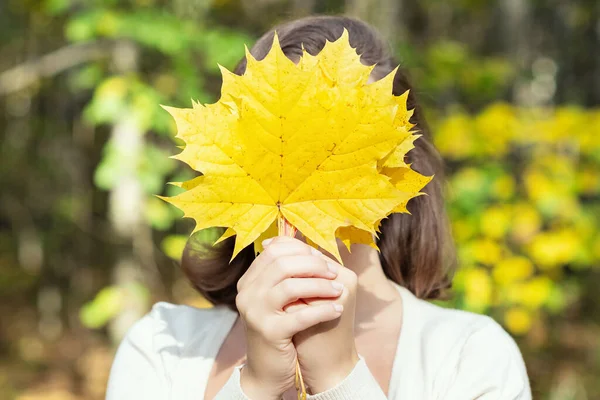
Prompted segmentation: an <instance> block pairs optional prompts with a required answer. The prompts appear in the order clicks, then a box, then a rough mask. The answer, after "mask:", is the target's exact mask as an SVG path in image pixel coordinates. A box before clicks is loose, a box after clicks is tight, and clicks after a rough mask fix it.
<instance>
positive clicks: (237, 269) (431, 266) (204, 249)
mask: <svg viewBox="0 0 600 400" xmlns="http://www.w3.org/2000/svg"><path fill="white" fill-rule="evenodd" d="M344 28H346V29H347V30H348V33H349V37H350V44H351V45H352V47H354V48H356V51H357V53H358V54H360V55H361V61H362V62H363V63H365V64H368V65H373V64H376V66H375V68H374V70H373V72H372V75H373V77H374V78H375V79H381V78H383V77H384V76H386V75H387V74H388V73H390V72H392V71H393V69H394V68H395V67H396V66H397V65H398V63H397V62H396V61H395V60H394V59H393V58H392V56H391V55H390V51H389V46H388V45H387V43H386V42H385V41H384V40H382V38H381V37H380V36H379V34H378V33H377V32H376V31H375V30H374V29H373V28H372V27H371V26H369V25H368V24H366V23H364V22H362V21H360V20H357V19H354V18H349V17H342V16H317V17H307V18H303V19H299V20H295V21H291V22H288V23H284V24H282V25H280V26H277V27H275V28H274V29H273V30H271V31H269V32H267V33H266V34H264V35H263V36H262V37H261V38H260V39H258V41H257V42H256V44H255V45H254V46H253V47H252V49H251V50H250V53H251V54H252V55H253V56H254V57H255V58H256V59H258V60H260V59H263V58H264V57H265V56H266V55H267V53H268V52H269V50H270V48H271V44H272V41H273V34H274V31H277V35H278V37H279V42H280V45H281V48H282V50H283V52H284V53H285V54H286V56H287V57H288V58H290V59H291V60H292V61H295V62H297V61H298V59H299V58H300V57H301V55H302V46H304V48H305V49H306V51H308V52H309V53H310V54H312V55H315V54H317V53H318V52H319V51H321V49H322V48H323V47H324V46H325V41H326V40H328V41H334V40H336V39H338V38H339V37H340V36H341V34H342V32H343V29H344ZM245 69H246V59H245V58H243V59H242V60H241V61H240V62H239V64H238V65H237V67H236V68H235V70H234V72H235V73H236V74H238V75H241V74H243V73H244V71H245ZM406 90H410V92H409V96H408V107H409V108H414V110H415V112H414V114H413V117H412V119H411V122H412V123H414V124H416V126H417V128H416V129H418V131H419V134H421V135H423V136H422V137H421V138H420V139H418V140H417V141H416V142H415V148H414V149H413V150H411V151H410V152H409V153H408V155H407V158H408V159H407V162H409V163H412V168H413V169H414V170H416V171H418V172H420V173H421V174H424V175H433V174H435V179H433V180H432V181H431V182H430V183H429V184H428V185H427V186H426V187H425V189H424V192H426V193H427V194H428V195H427V196H419V197H416V198H414V199H412V200H410V202H409V204H408V209H409V211H410V212H411V214H412V215H408V214H391V215H390V216H389V217H388V218H387V219H384V220H383V221H382V226H381V228H380V229H381V233H380V235H379V239H378V240H377V245H378V246H379V248H380V250H381V252H380V255H379V258H380V260H381V265H382V266H383V270H384V272H385V274H386V276H387V277H388V278H389V279H391V280H393V281H394V282H396V283H398V284H400V285H402V286H404V287H406V288H407V289H409V290H410V291H411V292H412V293H414V294H415V295H416V296H417V297H419V298H423V299H435V298H440V296H442V294H443V293H444V291H445V289H447V288H449V287H450V282H451V280H450V275H451V273H452V270H453V268H454V265H455V262H454V259H455V257H454V245H453V242H452V238H451V235H450V232H449V228H448V220H447V217H446V213H445V210H444V201H443V193H442V192H443V184H444V178H443V175H444V174H443V172H444V171H443V162H442V159H441V158H440V155H439V153H438V152H437V150H436V149H435V147H434V146H433V144H432V141H431V135H430V132H429V129H428V126H427V123H426V121H425V118H424V116H423V112H422V110H421V108H420V106H419V105H418V103H417V100H416V96H415V93H414V90H412V87H411V86H410V84H409V82H408V78H407V76H406V72H405V71H403V69H402V68H399V69H398V71H397V73H396V75H395V77H394V84H393V94H394V95H401V94H402V93H404V92H405V91H406ZM234 240H235V238H234V237H232V238H229V239H227V240H225V241H223V242H222V243H220V244H219V245H216V246H214V247H213V246H211V245H207V244H204V243H201V242H199V241H197V240H194V239H191V240H189V241H188V243H187V245H186V248H185V250H184V254H183V259H182V268H183V271H184V273H185V275H186V276H187V277H188V278H189V280H190V281H191V283H192V284H193V286H194V287H195V288H196V289H197V290H198V291H199V292H200V293H201V294H202V295H203V296H204V297H206V298H207V299H208V300H209V301H210V302H212V303H213V304H215V305H217V304H224V305H227V306H229V307H230V308H232V309H235V297H236V295H237V290H236V284H237V281H238V280H239V279H240V277H241V276H242V275H243V274H244V273H245V272H246V270H247V269H248V267H249V266H250V264H251V263H252V261H253V260H254V248H253V246H252V245H250V246H248V247H247V248H245V249H244V250H242V251H241V252H240V253H239V254H238V255H237V256H236V258H235V259H234V260H232V262H231V263H229V260H230V258H231V255H232V253H233V246H234Z"/></svg>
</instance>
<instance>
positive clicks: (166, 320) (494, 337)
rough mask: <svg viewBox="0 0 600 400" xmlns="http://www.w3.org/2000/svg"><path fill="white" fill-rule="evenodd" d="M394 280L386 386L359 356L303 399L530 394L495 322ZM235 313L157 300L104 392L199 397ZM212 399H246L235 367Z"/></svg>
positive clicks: (114, 398) (525, 399) (514, 352)
mask: <svg viewBox="0 0 600 400" xmlns="http://www.w3.org/2000/svg"><path fill="white" fill-rule="evenodd" d="M396 287H397V288H398V290H399V292H400V294H401V296H402V300H403V307H404V309H403V323H402V331H401V333H400V337H399V340H398V345H397V349H396V355H395V359H394V364H393V368H392V374H391V379H390V385H389V391H388V393H387V394H386V393H384V392H383V391H382V390H381V388H380V387H379V385H378V384H377V381H376V380H375V378H374V377H373V375H372V374H371V372H370V371H369V368H368V367H367V365H366V364H365V362H364V360H363V359H362V357H361V360H360V361H359V362H358V363H357V365H356V366H355V368H354V369H353V370H352V372H351V373H350V375H349V376H348V377H346V379H345V380H344V381H343V382H341V383H340V384H339V385H338V386H336V387H334V388H332V389H330V390H328V391H326V392H323V393H319V394H316V395H312V396H309V399H312V400H358V399H367V400H384V399H394V400H421V399H422V400H442V399H443V400H474V399H480V400H492V399H498V400H499V399H502V400H504V399H515V400H517V399H518V400H530V399H531V391H530V388H529V381H528V378H527V372H526V370H525V365H524V363H523V359H522V357H521V354H520V352H519V349H518V348H517V346H516V345H515V342H514V341H513V339H512V338H511V337H510V336H509V335H508V334H507V333H506V332H505V331H504V330H503V329H502V328H501V327H500V326H499V325H498V324H497V323H496V322H494V321H493V320H492V319H490V318H489V317H485V316H481V315H477V314H472V313H467V312H463V311H458V310H450V309H445V308H441V307H438V306H435V305H433V304H431V303H428V302H426V301H423V300H419V299H417V298H416V297H415V296H413V295H412V294H411V293H410V292H409V291H408V290H406V289H404V288H402V287H400V286H398V285H396ZM236 318H237V314H236V313H234V312H233V311H230V310H228V309H227V308H225V307H215V308H212V309H205V310H199V309H195V308H192V307H187V306H177V305H173V304H168V303H158V304H156V305H155V306H154V307H153V309H152V311H151V312H150V313H149V314H148V315H147V316H145V317H144V318H143V319H142V320H140V321H139V322H138V323H137V324H136V325H135V326H134V327H133V328H132V329H131V330H130V331H129V333H128V334H127V337H126V338H125V339H124V340H123V343H122V344H121V345H120V347H119V350H118V351H117V355H116V358H115V361H114V363H113V366H112V370H111V374H110V379H109V383H108V392H107V400H125V399H126V400H134V399H140V400H142V399H143V400H163V399H172V400H202V399H204V392H205V391H206V385H207V381H208V376H209V373H210V371H211V369H212V365H213V362H214V359H215V357H216V355H217V353H218V351H219V349H220V347H221V345H222V344H223V342H224V340H225V338H226V337H227V334H228V333H229V331H230V330H231V328H232V326H233V324H234V322H235V320H236ZM215 399H216V400H248V398H247V397H246V396H245V395H244V393H243V392H242V390H241V388H240V384H239V367H238V368H235V369H234V371H233V373H232V375H231V377H230V378H229V380H228V381H227V383H226V384H225V386H224V387H223V388H222V389H221V391H220V392H219V393H218V394H217V396H216V398H215ZM251 400H260V399H251Z"/></svg>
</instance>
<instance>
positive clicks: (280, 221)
mask: <svg viewBox="0 0 600 400" xmlns="http://www.w3.org/2000/svg"><path fill="white" fill-rule="evenodd" d="M277 227H278V228H279V236H290V237H294V236H296V231H297V229H296V227H295V226H293V225H292V224H290V223H289V221H288V220H287V219H285V217H284V216H283V215H281V214H279V216H278V217H277Z"/></svg>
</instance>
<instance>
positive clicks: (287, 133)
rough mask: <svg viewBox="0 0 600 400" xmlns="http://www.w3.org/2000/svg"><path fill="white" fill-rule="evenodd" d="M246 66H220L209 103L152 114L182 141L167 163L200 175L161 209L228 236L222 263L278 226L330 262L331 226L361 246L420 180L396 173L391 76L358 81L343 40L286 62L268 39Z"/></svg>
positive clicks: (362, 74)
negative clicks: (241, 69)
mask: <svg viewBox="0 0 600 400" xmlns="http://www.w3.org/2000/svg"><path fill="white" fill-rule="evenodd" d="M246 58H247V67H246V72H245V73H244V75H242V76H238V75H235V74H233V73H231V72H229V71H227V70H226V69H224V68H221V70H222V74H223V86H222V90H221V98H220V100H219V101H218V102H216V103H214V104H207V105H200V104H197V103H194V105H193V108H191V109H178V108H171V107H164V108H165V109H166V110H167V111H168V112H169V113H170V114H171V115H172V116H173V117H174V119H175V122H176V125H177V131H178V132H177V137H178V138H179V139H181V140H183V141H184V142H185V148H184V150H183V151H182V152H181V153H180V154H178V155H177V156H175V158H177V159H179V160H181V161H183V162H185V163H187V164H188V165H190V167H192V168H193V169H195V170H196V171H199V172H201V173H202V174H203V175H202V176H199V177H197V178H194V179H192V180H190V181H188V182H183V183H180V184H178V185H179V186H181V187H182V188H184V189H186V191H185V192H183V193H181V194H179V195H177V196H174V197H170V198H163V199H164V200H166V201H168V202H170V203H172V204H174V205H175V206H177V207H178V208H180V209H181V210H182V211H183V212H184V216H185V217H189V218H193V219H194V220H195V221H196V228H195V230H199V229H204V228H208V227H213V226H218V227H227V228H228V229H227V230H226V231H225V233H224V234H223V236H222V237H221V238H220V239H219V241H220V240H223V239H224V238H227V237H231V236H233V235H236V242H235V248H234V253H233V257H235V255H236V254H237V253H238V252H239V251H241V250H242V249H243V248H244V247H246V246H248V245H249V244H251V243H253V242H256V241H257V240H259V239H262V238H264V237H265V235H267V234H271V236H272V232H273V227H274V221H275V220H276V219H277V218H278V217H281V218H285V219H286V220H287V221H288V222H289V223H290V224H292V225H293V226H294V227H296V228H297V229H298V230H300V231H301V232H302V233H303V234H304V236H306V237H307V239H310V241H312V242H314V243H315V244H316V245H318V246H321V247H322V248H323V249H325V250H326V251H328V252H330V253H331V254H333V255H334V256H335V257H336V258H337V259H338V260H341V258H340V255H339V252H338V248H337V244H336V232H337V235H338V237H339V235H340V234H341V235H342V236H343V229H342V230H341V233H340V230H339V228H344V227H352V228H354V229H358V230H361V231H362V232H366V233H368V234H369V235H371V236H370V237H372V235H373V234H376V229H377V227H378V225H379V222H380V221H381V220H382V219H383V218H385V217H386V216H387V215H389V214H390V213H391V212H406V203H407V202H408V200H409V199H410V198H411V197H414V196H416V195H417V194H418V192H419V190H420V189H421V188H422V187H423V186H424V185H425V184H426V183H427V182H428V180H429V179H430V178H427V177H423V176H422V175H420V174H418V173H416V172H415V171H413V170H412V169H410V166H409V165H407V164H405V163H404V155H405V154H406V152H408V151H409V150H410V149H411V148H412V143H413V142H414V140H415V139H416V137H417V135H414V134H413V132H411V128H412V127H413V125H412V124H410V122H409V121H408V120H409V118H410V115H411V114H412V112H411V111H409V110H407V109H406V98H407V94H404V95H402V96H394V95H392V83H393V77H394V75H395V72H396V71H393V72H392V73H390V74H389V75H388V76H386V77H385V78H383V79H381V80H378V81H376V82H374V83H367V80H368V78H369V75H370V72H371V70H372V69H373V66H365V65H363V64H362V63H361V62H360V57H359V56H358V55H357V53H356V51H355V49H353V48H352V47H351V46H350V43H349V40H348V32H347V31H344V33H343V35H342V36H341V37H340V38H339V39H338V40H336V41H334V42H327V43H326V45H325V47H324V48H323V50H322V51H321V52H320V53H319V54H317V55H316V56H312V55H310V54H308V53H307V52H306V51H305V52H304V54H303V56H302V58H301V60H300V62H299V63H298V64H295V63H294V62H292V61H291V60H290V59H288V58H287V57H286V56H285V54H284V53H283V51H282V50H281V47H280V45H279V42H278V39H277V35H275V37H274V40H273V46H272V48H271V50H270V52H269V53H268V54H267V56H266V57H265V58H264V59H263V60H261V61H258V60H256V59H254V58H253V56H252V55H251V54H250V52H249V51H248V49H246ZM353 236H354V237H356V236H357V235H356V232H355V234H354V235H353ZM362 237H364V234H363V235H362ZM255 249H257V250H260V246H255Z"/></svg>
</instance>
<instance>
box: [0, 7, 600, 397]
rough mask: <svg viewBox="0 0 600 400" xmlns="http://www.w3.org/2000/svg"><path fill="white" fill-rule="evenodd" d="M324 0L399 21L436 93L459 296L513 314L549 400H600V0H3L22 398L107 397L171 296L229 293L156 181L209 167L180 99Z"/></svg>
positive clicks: (212, 89)
mask: <svg viewBox="0 0 600 400" xmlns="http://www.w3.org/2000/svg"><path fill="white" fill-rule="evenodd" d="M313 13H327V14H339V13H345V14H349V15H353V16H358V17H360V18H362V19H364V20H366V21H368V22H371V23H372V24H374V25H375V26H377V27H378V28H379V29H380V31H381V32H382V33H383V35H385V36H386V37H387V38H388V39H389V40H390V43H391V45H392V48H393V51H394V52H395V53H396V54H397V57H398V59H399V60H401V62H402V64H403V65H404V66H405V67H407V68H408V69H409V71H410V74H411V76H412V79H413V81H414V84H415V85H416V87H417V91H418V92H419V94H420V97H421V100H422V101H423V102H424V104H425V105H426V110H427V115H428V117H429V119H430V123H431V124H432V127H433V131H434V135H435V142H436V144H437V146H438V147H439V149H440V151H441V153H442V154H443V156H444V157H445V159H446V161H447V165H448V174H449V187H448V207H449V212H450V214H451V219H452V224H453V231H454V235H455V239H456V241H457V244H458V248H459V256H460V266H461V269H460V270H459V272H458V273H457V275H456V279H455V290H454V296H453V297H452V299H451V300H450V301H448V302H446V303H445V304H447V305H449V306H453V307H459V308H463V309H467V310H472V311H475V312H479V313H486V314H489V315H492V316H493V317H494V318H495V319H496V320H498V321H499V322H500V323H501V324H503V326H504V327H505V328H506V329H507V330H508V331H509V332H510V333H511V334H512V335H513V336H514V337H515V338H516V340H517V341H518V343H519V345H520V346H521V349H522V351H523V354H524V357H525V360H526V364H527V366H528V369H529V374H530V377H531V381H532V386H533V390H534V396H535V398H537V399H551V400H568V399H578V400H579V399H581V400H585V399H600V290H599V289H598V288H599V287H600V268H599V264H600V234H599V226H600V108H598V104H599V102H600V2H598V1H596V0H577V1H575V0H546V1H544V0H496V1H493V0H453V1H439V0H419V1H417V0H345V1H344V0H324V1H316V0H170V1H165V0H85V1H84V0H45V1H42V0H38V1H35V0H2V1H0V144H1V148H0V315H1V317H0V400H7V399H18V400H41V399H52V400H79V399H90V400H95V399H102V398H103V396H104V389H105V385H106V379H107V376H108V370H109V367H110V364H111V361H112V357H113V354H114V350H115V346H116V344H118V342H119V341H120V339H121V338H122V336H123V334H124V333H125V331H126V330H127V328H128V327H129V326H130V325H131V324H132V323H133V322H134V321H135V320H137V319H138V318H140V317H141V316H142V315H143V314H144V313H146V312H147V311H148V310H149V307H150V306H151V305H152V304H153V303H154V302H156V301H158V300H168V301H172V302H178V303H186V304H192V305H195V306H198V307H205V306H207V303H206V302H205V301H203V299H201V298H199V296H197V295H196V294H195V293H194V292H193V290H191V289H190V287H189V286H188V284H187V283H186V281H185V280H183V279H182V276H181V274H180V271H179V267H178V260H179V257H180V255H181V251H182V249H183V246H184V244H185V242H186V240H187V237H188V234H189V232H190V231H191V228H192V226H191V224H190V221H183V220H180V216H181V214H180V213H179V212H178V211H176V210H175V209H173V208H171V207H170V206H168V205H167V204H166V203H163V202H161V201H160V200H158V199H156V198H155V197H153V195H154V194H167V195H170V194H173V193H172V192H169V190H172V189H175V188H171V189H166V185H165V182H167V181H181V180H184V179H188V178H190V177H191V176H192V171H190V170H188V169H185V168H184V167H183V166H182V165H180V164H179V163H177V162H175V161H173V160H170V159H169V158H168V156H169V155H171V154H174V153H176V152H177V150H176V148H175V147H174V142H173V139H172V134H173V133H174V126H173V123H172V121H171V119H170V117H169V115H168V114H167V113H166V112H165V111H163V110H162V109H161V108H160V107H159V104H168V105H173V106H177V107H188V106H190V104H191V103H190V99H196V100H199V101H201V102H213V101H215V100H216V99H217V95H218V91H219V88H220V82H221V80H220V75H219V70H218V67H217V63H220V64H222V65H224V66H226V67H228V68H230V69H231V68H233V66H234V65H235V64H236V62H237V61H238V59H239V58H240V57H241V56H242V55H243V45H244V43H247V44H248V45H251V44H252V43H253V41H254V40H255V39H256V38H257V37H258V36H259V35H260V34H261V33H262V32H264V31H265V30H267V29H268V28H270V27H271V26H272V25H273V24H275V23H277V22H281V21H283V20H286V19H290V18H293V17H299V16H304V15H309V14H313ZM216 235H217V232H215V231H213V230H208V231H201V232H200V233H198V234H197V236H198V237H197V239H198V240H212V239H214V238H216Z"/></svg>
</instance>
